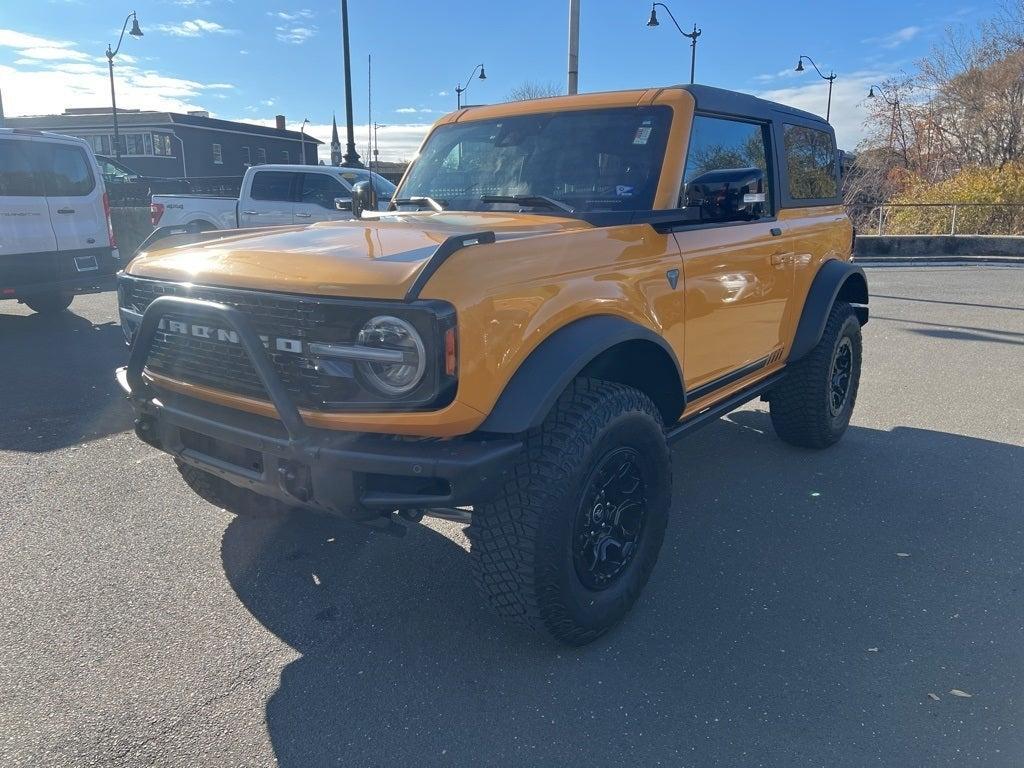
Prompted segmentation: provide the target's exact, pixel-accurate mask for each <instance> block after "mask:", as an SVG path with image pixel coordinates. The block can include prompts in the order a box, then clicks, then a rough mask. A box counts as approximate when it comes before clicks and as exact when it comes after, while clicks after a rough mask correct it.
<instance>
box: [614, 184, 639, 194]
mask: <svg viewBox="0 0 1024 768" xmlns="http://www.w3.org/2000/svg"><path fill="white" fill-rule="evenodd" d="M635 190H636V187H633V186H630V185H628V184H616V185H615V194H616V195H617V196H618V197H632V196H633V192H634V191H635Z"/></svg>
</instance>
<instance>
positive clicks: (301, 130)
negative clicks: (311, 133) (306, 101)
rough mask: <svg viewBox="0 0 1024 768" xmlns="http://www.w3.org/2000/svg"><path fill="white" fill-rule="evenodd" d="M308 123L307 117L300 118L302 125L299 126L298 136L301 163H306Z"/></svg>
mask: <svg viewBox="0 0 1024 768" xmlns="http://www.w3.org/2000/svg"><path fill="white" fill-rule="evenodd" d="M308 124H309V118H308V117H307V118H304V119H303V120H302V127H301V128H299V136H300V137H301V141H302V164H303V165H305V164H306V126H307V125H308Z"/></svg>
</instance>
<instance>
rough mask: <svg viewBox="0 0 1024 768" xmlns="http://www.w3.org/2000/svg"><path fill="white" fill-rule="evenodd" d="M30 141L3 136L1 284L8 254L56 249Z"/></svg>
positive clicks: (0, 161) (0, 154)
mask: <svg viewBox="0 0 1024 768" xmlns="http://www.w3.org/2000/svg"><path fill="white" fill-rule="evenodd" d="M29 144H30V142H29V141H27V140H24V139H0V231H2V232H3V236H2V237H0V284H2V283H4V282H5V279H4V261H5V259H4V257H5V256H13V255H14V254H22V253H50V252H52V251H55V250H57V237H56V235H54V233H53V226H52V225H51V224H50V211H49V208H48V207H47V205H46V195H45V193H44V188H43V179H42V176H41V175H40V174H39V173H38V172H37V168H36V166H35V165H34V163H33V162H32V159H31V157H30V155H29V153H28V151H27V150H28V147H29ZM8 266H9V265H8Z"/></svg>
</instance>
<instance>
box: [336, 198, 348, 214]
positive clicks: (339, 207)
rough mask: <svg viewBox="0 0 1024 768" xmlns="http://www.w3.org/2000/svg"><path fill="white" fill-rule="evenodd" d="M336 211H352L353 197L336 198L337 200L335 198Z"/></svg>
mask: <svg viewBox="0 0 1024 768" xmlns="http://www.w3.org/2000/svg"><path fill="white" fill-rule="evenodd" d="M334 210H336V211H351V210H352V198H351V197H336V198H334Z"/></svg>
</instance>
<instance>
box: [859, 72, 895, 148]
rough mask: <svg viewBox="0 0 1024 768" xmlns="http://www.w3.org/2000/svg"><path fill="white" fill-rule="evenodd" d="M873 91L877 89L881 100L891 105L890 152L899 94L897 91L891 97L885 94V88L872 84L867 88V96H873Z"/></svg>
mask: <svg viewBox="0 0 1024 768" xmlns="http://www.w3.org/2000/svg"><path fill="white" fill-rule="evenodd" d="M875 91H878V95H879V96H881V97H882V101H884V102H885V103H886V104H888V105H889V106H890V107H892V119H891V121H890V122H889V151H890V152H892V151H894V150H893V146H894V145H895V143H896V120H897V117H898V115H899V111H900V95H899V94H898V93H897V94H895V95H894V96H893V97H892V98H891V99H890V98H889V97H888V96H886V94H885V91H886V89H885V88H883V87H882V86H880V85H872V86H871V87H870V88H869V89H868V96H867V97H868V98H869V99H873V98H875ZM901 132H902V131H901Z"/></svg>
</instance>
